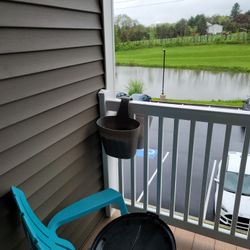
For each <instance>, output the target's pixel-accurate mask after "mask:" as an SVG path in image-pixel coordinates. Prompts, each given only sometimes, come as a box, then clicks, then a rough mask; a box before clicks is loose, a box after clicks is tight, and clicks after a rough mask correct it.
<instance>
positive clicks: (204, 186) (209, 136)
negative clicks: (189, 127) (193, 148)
mask: <svg viewBox="0 0 250 250" xmlns="http://www.w3.org/2000/svg"><path fill="white" fill-rule="evenodd" d="M212 134H213V124H212V123H208V127H207V139H206V149H205V160H204V167H203V177H202V187H201V200H200V214H199V226H202V223H203V218H204V208H205V199H206V196H205V195H206V189H207V175H208V165H209V158H210V151H211V142H212Z"/></svg>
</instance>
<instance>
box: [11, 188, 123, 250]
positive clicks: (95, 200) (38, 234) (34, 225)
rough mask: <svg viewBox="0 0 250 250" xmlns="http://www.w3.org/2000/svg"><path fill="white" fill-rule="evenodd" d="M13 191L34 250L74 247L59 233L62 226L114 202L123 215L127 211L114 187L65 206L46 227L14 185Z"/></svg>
mask: <svg viewBox="0 0 250 250" xmlns="http://www.w3.org/2000/svg"><path fill="white" fill-rule="evenodd" d="M11 190H12V193H13V196H14V198H15V201H16V203H17V206H18V208H19V212H20V216H21V220H22V222H23V226H24V229H25V232H26V235H27V237H28V239H29V243H30V245H31V249H39V250H49V249H50V250H51V249H53V250H63V249H64V250H65V249H68V250H75V247H74V246H73V245H72V244H71V243H70V242H69V241H67V240H64V239H62V238H60V237H58V236H57V234H56V230H57V229H58V228H59V227H60V226H62V225H63V224H66V223H69V222H71V221H73V220H76V219H79V218H81V217H82V216H85V215H87V214H89V213H91V212H95V211H97V210H99V209H101V208H104V207H106V206H108V205H110V204H113V203H116V204H118V205H119V208H120V211H121V214H122V215H125V214H127V213H128V211H127V208H126V205H125V203H124V200H123V198H122V196H121V194H120V193H118V192H117V191H115V190H113V189H106V190H104V191H101V192H98V193H96V194H93V195H91V196H88V197H87V198H84V199H81V200H79V201H77V202H75V203H73V204H72V205H70V206H68V207H66V208H64V209H63V210H61V211H60V212H58V213H57V214H56V215H55V216H54V217H53V218H52V219H51V221H50V222H49V224H48V226H47V227H46V226H45V225H44V224H43V223H42V222H41V221H40V220H39V218H38V217H37V216H36V215H35V213H34V212H33V211H32V209H31V207H30V206H29V203H28V201H27V199H26V197H25V194H24V193H23V192H22V190H20V189H18V188H16V187H14V186H13V187H12V188H11Z"/></svg>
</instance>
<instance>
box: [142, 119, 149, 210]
mask: <svg viewBox="0 0 250 250" xmlns="http://www.w3.org/2000/svg"><path fill="white" fill-rule="evenodd" d="M143 165H144V201H143V202H144V204H143V209H144V211H147V209H148V172H149V171H148V116H147V115H146V116H145V117H144V162H143Z"/></svg>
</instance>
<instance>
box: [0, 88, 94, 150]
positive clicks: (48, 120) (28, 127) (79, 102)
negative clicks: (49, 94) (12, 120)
mask: <svg viewBox="0 0 250 250" xmlns="http://www.w3.org/2000/svg"><path fill="white" fill-rule="evenodd" d="M86 94H87V95H86V96H83V97H80V98H77V99H75V100H73V101H71V102H67V103H66V104H64V105H60V106H58V107H56V108H54V109H50V110H48V111H47V112H43V113H41V114H39V115H37V116H34V117H32V118H30V119H26V120H24V121H21V122H19V123H16V124H14V125H12V126H9V127H7V128H6V129H2V130H0V152H2V151H5V150H7V149H9V148H11V147H13V146H15V145H17V144H19V143H21V142H22V141H25V140H27V139H29V138H31V137H33V136H35V135H37V134H39V133H41V132H43V131H45V130H47V129H49V128H51V127H53V126H55V125H57V124H59V123H61V122H63V121H64V120H67V119H69V118H70V117H73V116H75V115H77V114H79V113H81V112H82V111H83V110H84V108H86V109H89V108H91V107H92V106H95V105H97V97H96V95H97V92H96V91H95V92H92V93H90V94H88V93H86Z"/></svg>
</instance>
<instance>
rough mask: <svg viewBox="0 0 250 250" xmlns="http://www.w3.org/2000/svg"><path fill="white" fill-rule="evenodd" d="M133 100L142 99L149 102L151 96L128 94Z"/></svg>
mask: <svg viewBox="0 0 250 250" xmlns="http://www.w3.org/2000/svg"><path fill="white" fill-rule="evenodd" d="M130 97H131V98H132V99H133V100H135V101H144V102H150V101H151V97H150V96H149V95H146V94H133V95H131V96H130Z"/></svg>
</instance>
